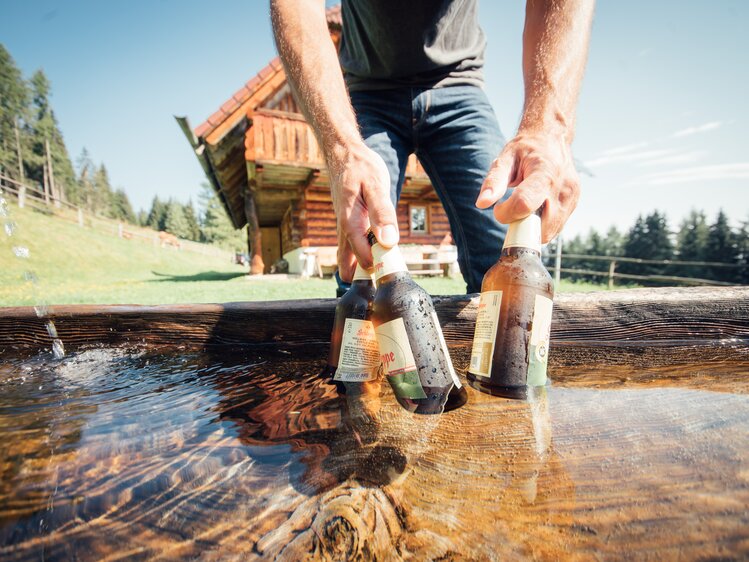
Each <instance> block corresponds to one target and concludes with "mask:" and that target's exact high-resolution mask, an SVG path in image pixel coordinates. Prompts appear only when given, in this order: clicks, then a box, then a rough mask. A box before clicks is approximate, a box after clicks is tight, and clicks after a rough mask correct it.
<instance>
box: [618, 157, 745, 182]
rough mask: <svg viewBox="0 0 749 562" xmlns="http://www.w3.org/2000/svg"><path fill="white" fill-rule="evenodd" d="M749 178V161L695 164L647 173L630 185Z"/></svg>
mask: <svg viewBox="0 0 749 562" xmlns="http://www.w3.org/2000/svg"><path fill="white" fill-rule="evenodd" d="M736 179H749V162H735V163H731V164H714V165H711V166H693V167H691V168H679V169H676V170H669V171H666V172H657V173H654V174H645V175H643V176H640V177H638V178H635V179H634V180H632V181H631V182H629V185H668V184H674V183H688V182H695V181H716V180H736Z"/></svg>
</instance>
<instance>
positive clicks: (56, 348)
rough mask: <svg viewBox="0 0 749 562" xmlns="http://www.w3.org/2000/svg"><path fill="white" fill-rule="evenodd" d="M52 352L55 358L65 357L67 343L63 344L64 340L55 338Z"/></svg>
mask: <svg viewBox="0 0 749 562" xmlns="http://www.w3.org/2000/svg"><path fill="white" fill-rule="evenodd" d="M52 354H53V355H54V356H55V359H62V358H63V357H65V345H63V343H62V340H60V339H55V340H54V341H53V342H52Z"/></svg>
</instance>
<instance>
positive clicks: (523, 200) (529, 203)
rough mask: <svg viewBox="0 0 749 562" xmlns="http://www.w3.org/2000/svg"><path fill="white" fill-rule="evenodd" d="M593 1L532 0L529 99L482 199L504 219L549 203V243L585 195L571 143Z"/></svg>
mask: <svg viewBox="0 0 749 562" xmlns="http://www.w3.org/2000/svg"><path fill="white" fill-rule="evenodd" d="M593 7H594V0H527V2H526V8H525V29H524V31H523V78H524V82H525V103H524V105H523V118H522V119H521V121H520V126H519V127H518V133H517V136H516V137H515V138H514V139H512V140H511V141H510V142H509V143H507V145H506V146H505V147H504V149H503V150H502V153H501V154H500V155H499V157H498V158H497V159H496V160H495V161H494V163H493V164H492V167H491V169H490V170H489V175H488V176H487V178H486V180H485V181H484V185H483V186H482V187H481V192H480V193H479V197H478V199H477V200H476V206H477V207H479V208H481V209H485V208H487V207H490V206H491V205H493V204H494V203H496V202H497V201H499V199H500V198H501V197H502V196H503V195H504V194H505V192H506V190H507V188H508V187H514V188H515V191H514V192H513V193H512V195H510V197H509V198H508V199H507V201H504V202H502V203H500V204H499V205H497V206H495V207H494V216H495V217H497V220H498V221H499V222H503V223H510V222H513V221H516V220H519V219H522V218H524V217H527V216H528V215H530V214H531V213H532V212H534V211H535V210H536V209H538V208H540V207H541V206H542V205H543V214H542V216H541V237H542V239H543V240H542V241H543V242H544V243H546V242H549V241H550V240H551V239H552V238H554V237H555V236H556V235H557V234H559V232H561V230H562V227H563V226H564V223H565V222H567V219H568V218H569V216H570V214H571V213H572V211H574V210H575V206H576V205H577V200H578V198H579V196H580V180H579V178H578V176H577V171H576V170H575V166H574V163H573V160H572V152H571V150H570V144H571V143H572V138H573V137H574V136H575V134H574V131H575V105H576V103H577V96H578V92H579V90H580V82H581V81H582V77H583V71H584V69H585V59H586V58H587V54H588V39H589V37H590V26H591V22H592V21H593Z"/></svg>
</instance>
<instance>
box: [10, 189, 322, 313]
mask: <svg viewBox="0 0 749 562" xmlns="http://www.w3.org/2000/svg"><path fill="white" fill-rule="evenodd" d="M9 211H10V223H11V224H12V225H13V227H12V228H11V229H10V230H12V235H11V236H8V229H6V230H5V232H3V234H0V236H2V238H0V306H18V305H36V304H39V303H46V304H66V303H98V304H169V303H190V302H227V301H240V300H266V299H267V300H272V299H278V298H305V297H312V296H332V295H333V294H334V287H333V284H332V283H333V282H332V281H330V280H329V279H328V280H319V279H312V280H310V281H309V282H308V283H305V284H304V285H301V286H296V284H295V286H294V291H293V294H289V295H283V294H279V291H278V289H277V287H274V286H273V285H274V284H272V283H268V282H266V281H263V280H257V281H253V280H249V279H247V276H246V275H245V273H246V268H244V267H242V266H239V265H234V264H232V263H229V260H227V259H223V258H217V257H212V256H205V255H201V254H197V253H193V252H188V251H184V250H177V249H175V248H171V247H166V248H162V247H160V246H156V245H153V244H150V243H144V242H141V241H138V240H135V239H133V240H125V239H121V238H118V237H116V236H112V235H109V234H104V233H101V232H98V231H95V230H92V229H90V228H81V227H79V226H78V225H77V224H75V223H72V222H68V221H65V220H61V219H59V218H56V217H52V216H48V215H45V214H43V213H41V212H38V211H33V210H30V209H28V208H26V209H19V208H18V207H16V205H15V202H14V201H12V200H11V201H10V204H9ZM13 248H27V249H28V257H27V258H24V257H17V256H16V255H15V254H14V252H13ZM18 253H20V254H21V255H23V254H24V252H18Z"/></svg>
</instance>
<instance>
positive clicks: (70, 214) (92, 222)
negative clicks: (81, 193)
mask: <svg viewBox="0 0 749 562" xmlns="http://www.w3.org/2000/svg"><path fill="white" fill-rule="evenodd" d="M0 194H7V195H11V196H13V197H15V198H16V200H17V203H18V206H19V207H20V208H24V207H31V208H33V209H37V210H40V211H43V212H45V213H49V214H51V215H53V216H54V217H55V218H58V219H62V220H67V221H69V222H73V223H76V224H78V226H80V227H81V228H91V229H93V230H96V231H98V232H102V233H104V234H108V235H111V236H117V237H119V238H124V239H127V240H137V241H139V242H145V243H147V244H153V245H154V246H161V247H168V248H172V249H174V250H179V251H182V250H185V251H188V252H193V253H196V254H203V255H207V256H216V257H220V258H223V259H226V260H227V261H232V260H233V259H234V253H233V252H229V251H227V250H223V249H221V248H218V247H216V246H212V245H210V244H201V243H199V242H193V241H192V240H185V239H183V238H177V237H176V236H174V235H172V234H168V233H166V232H157V231H155V230H152V229H150V228H143V227H140V226H136V225H132V224H128V223H125V222H122V221H117V220H114V219H110V218H106V217H102V216H99V215H96V214H94V213H91V212H90V211H86V210H84V209H82V208H81V207H78V206H76V205H72V204H70V203H68V202H67V201H62V200H60V199H57V198H55V197H53V196H52V195H50V194H49V193H45V191H44V190H42V189H39V188H37V187H32V186H30V185H26V184H23V183H20V182H18V181H16V180H13V179H11V178H9V177H7V176H4V175H2V174H0Z"/></svg>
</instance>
